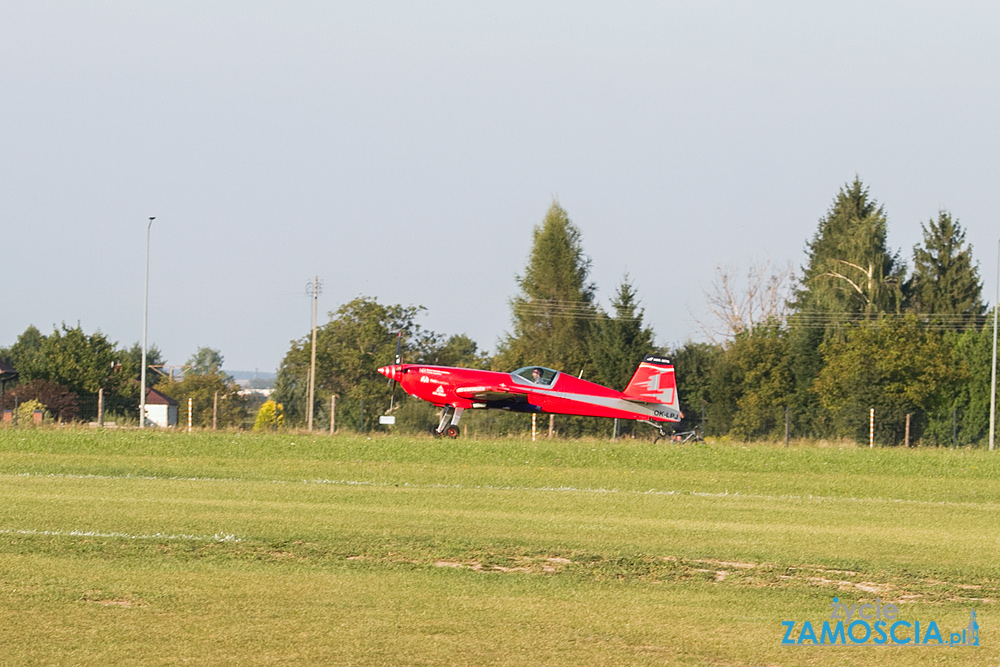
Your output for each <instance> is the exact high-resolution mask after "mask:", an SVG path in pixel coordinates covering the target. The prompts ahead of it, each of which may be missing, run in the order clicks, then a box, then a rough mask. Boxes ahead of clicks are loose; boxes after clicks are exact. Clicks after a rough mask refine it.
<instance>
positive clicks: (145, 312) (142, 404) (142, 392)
mask: <svg viewBox="0 0 1000 667" xmlns="http://www.w3.org/2000/svg"><path fill="white" fill-rule="evenodd" d="M153 220H156V216H152V217H150V218H149V224H147V225H146V283H145V287H144V288H143V292H142V370H140V371H139V428H146V322H147V321H148V319H149V230H150V229H151V228H152V227H153Z"/></svg>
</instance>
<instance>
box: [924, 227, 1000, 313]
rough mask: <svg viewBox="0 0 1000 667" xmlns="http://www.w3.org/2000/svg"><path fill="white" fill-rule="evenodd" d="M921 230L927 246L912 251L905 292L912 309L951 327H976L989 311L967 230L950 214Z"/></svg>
mask: <svg viewBox="0 0 1000 667" xmlns="http://www.w3.org/2000/svg"><path fill="white" fill-rule="evenodd" d="M921 228H922V229H923V232H924V242H923V245H917V246H914V247H913V277H912V278H911V279H910V281H909V282H908V283H907V290H906V292H907V294H908V296H909V303H910V307H911V308H912V309H913V310H914V311H915V312H917V313H920V314H926V315H931V316H933V318H935V319H938V320H939V321H942V322H946V323H948V324H954V325H968V324H971V323H973V322H974V321H975V318H976V317H977V316H980V315H982V314H983V313H984V312H985V311H986V307H985V306H984V305H983V300H982V289H983V286H982V283H981V282H980V281H979V267H978V266H977V265H976V264H975V263H974V262H973V259H972V246H968V245H966V244H965V230H964V229H962V226H961V225H960V224H958V220H954V219H952V217H951V214H950V213H948V212H947V211H940V212H939V213H938V217H937V220H934V219H933V218H932V219H931V220H930V221H928V223H927V224H926V225H921Z"/></svg>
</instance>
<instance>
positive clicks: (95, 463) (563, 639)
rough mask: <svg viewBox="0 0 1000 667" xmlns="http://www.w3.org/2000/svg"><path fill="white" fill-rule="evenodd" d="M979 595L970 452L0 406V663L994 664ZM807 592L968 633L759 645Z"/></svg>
mask: <svg viewBox="0 0 1000 667" xmlns="http://www.w3.org/2000/svg"><path fill="white" fill-rule="evenodd" d="M998 596H1000V455H998V454H997V453H993V454H991V453H989V452H984V451H975V450H958V451H952V450H933V449H920V450H903V449H875V450H868V449H854V448H847V449H836V448H811V447H793V448H791V449H784V448H782V447H772V446H747V447H741V446H717V445H694V446H691V445H684V446H679V445H675V444H662V443H661V444H658V445H652V444H650V443H649V442H641V443H635V442H622V443H618V444H611V443H608V442H603V441H547V440H546V441H541V442H538V443H531V442H526V441H523V440H496V441H472V440H462V439H459V440H457V441H448V440H432V439H430V438H426V439H424V438H412V439H411V438H394V437H378V438H373V439H367V438H363V437H350V436H344V437H335V438H330V437H328V436H318V437H308V436H303V435H257V434H236V433H195V434H185V433H163V432H155V431H147V432H138V431H107V432H98V431H84V430H79V431H77V430H64V431H56V430H37V431H34V430H14V429H0V648H2V654H0V655H2V658H0V662H2V663H3V664H52V663H60V664H109V663H110V664H120V663H126V664H128V663H133V664H139V663H142V664H164V663H170V664H173V663H181V662H184V663H191V664H219V663H241V664H244V663H245V664H279V663H289V662H296V663H317V664H538V663H544V664H667V663H669V664H682V665H686V664H690V665H700V664H717V665H764V664H767V665H799V664H809V665H842V664H860V665H865V664H871V665H876V664H878V665H884V664H956V665H961V664H996V663H997V662H1000V615H998V614H997V613H996V609H997V603H996V600H997V599H998ZM834 597H838V599H839V600H840V601H841V602H847V603H849V604H852V605H853V604H855V603H859V602H860V603H869V602H870V603H875V601H876V599H880V600H881V601H882V602H883V603H890V602H891V603H895V604H897V605H898V607H899V612H900V616H901V617H902V618H906V619H907V620H909V621H914V620H920V621H921V622H922V623H924V627H925V628H926V626H927V623H928V622H930V621H935V622H936V623H937V624H938V625H939V626H940V628H941V631H942V633H945V634H946V637H947V633H950V632H952V631H956V630H959V631H960V630H961V629H962V628H964V627H965V626H966V624H967V623H968V620H969V615H970V611H971V609H972V608H973V607H974V608H975V609H976V613H977V620H978V622H979V627H980V643H981V644H982V645H981V646H980V647H978V648H970V647H951V646H945V647H940V646H921V647H914V646H908V647H888V646H882V647H877V646H846V647H840V646H785V645H782V643H781V642H782V639H783V637H784V634H785V628H784V627H783V625H782V621H796V622H801V621H806V620H808V621H811V622H813V623H814V624H816V625H817V626H818V625H819V624H820V623H822V621H823V620H825V619H827V618H829V615H830V609H831V607H830V605H831V603H832V600H833V598H834ZM796 627H798V623H797V626H796ZM796 634H797V633H796Z"/></svg>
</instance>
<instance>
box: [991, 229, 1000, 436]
mask: <svg viewBox="0 0 1000 667" xmlns="http://www.w3.org/2000/svg"><path fill="white" fill-rule="evenodd" d="M998 316H1000V240H998V241H997V293H996V297H995V298H994V299H993V369H992V371H991V379H990V451H991V452H992V451H993V448H994V446H995V443H996V434H997V317H998Z"/></svg>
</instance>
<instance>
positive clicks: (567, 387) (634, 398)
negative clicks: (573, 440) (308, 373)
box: [378, 353, 684, 440]
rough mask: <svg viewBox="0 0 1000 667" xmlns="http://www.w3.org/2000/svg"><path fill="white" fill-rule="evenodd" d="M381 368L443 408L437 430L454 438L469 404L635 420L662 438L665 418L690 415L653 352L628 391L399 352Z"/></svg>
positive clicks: (546, 373) (534, 371)
mask: <svg viewBox="0 0 1000 667" xmlns="http://www.w3.org/2000/svg"><path fill="white" fill-rule="evenodd" d="M378 372H379V373H381V374H382V375H384V376H386V377H387V378H389V380H390V382H398V383H399V384H400V385H401V386H402V387H403V390H404V391H405V392H406V393H407V394H410V395H411V396H416V397H417V398H419V399H421V400H424V401H427V402H428V403H432V404H434V405H436V406H437V407H439V408H441V409H442V411H441V423H440V424H438V426H437V428H436V429H434V431H433V432H434V434H435V435H447V436H448V437H450V438H457V437H458V421H459V420H460V419H461V418H462V413H463V412H464V411H465V410H467V409H469V408H479V409H489V408H493V409H501V410H510V411H513V412H535V413H552V414H559V415H584V416H588V417H612V418H617V419H634V420H636V421H641V422H646V423H649V424H651V425H652V426H654V427H656V428H657V430H658V431H659V433H660V437H664V436H666V435H667V433H666V431H665V430H664V429H663V426H662V424H663V423H664V422H678V421H680V420H681V418H682V417H683V416H684V415H682V414H681V411H680V403H679V401H678V399H677V382H676V380H675V379H674V367H673V365H672V364H671V362H670V360H669V359H665V358H663V357H657V356H653V355H646V357H645V358H644V359H643V360H642V362H641V363H640V364H639V367H638V368H637V369H636V371H635V374H634V375H633V376H632V379H631V381H629V383H628V387H626V388H625V391H615V390H614V389H609V388H608V387H604V386H601V385H599V384H596V383H594V382H588V381H586V380H582V379H580V378H576V377H573V376H572V375H569V374H566V373H560V372H559V371H555V370H552V369H551V368H544V367H542V366H525V367H524V368H519V369H517V370H516V371H514V372H512V373H499V372H496V371H481V370H476V369H473V368H455V367H452V366H428V365H425V364H401V363H399V355H398V353H397V356H396V363H395V364H393V365H391V366H383V367H382V368H380V369H378ZM390 409H391V408H390ZM658 439H659V438H657V440H658Z"/></svg>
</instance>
